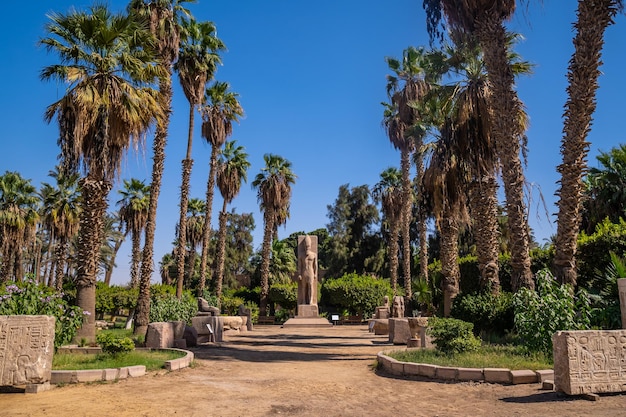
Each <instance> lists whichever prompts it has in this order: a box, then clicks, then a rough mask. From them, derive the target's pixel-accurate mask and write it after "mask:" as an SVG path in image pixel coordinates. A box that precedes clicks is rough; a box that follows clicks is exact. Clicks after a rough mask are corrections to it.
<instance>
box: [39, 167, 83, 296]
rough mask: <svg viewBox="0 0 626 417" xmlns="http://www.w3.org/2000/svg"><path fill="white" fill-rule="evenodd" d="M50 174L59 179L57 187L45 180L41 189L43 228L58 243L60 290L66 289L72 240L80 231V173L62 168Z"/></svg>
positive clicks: (58, 285) (56, 270)
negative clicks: (64, 173)
mask: <svg viewBox="0 0 626 417" xmlns="http://www.w3.org/2000/svg"><path fill="white" fill-rule="evenodd" d="M48 176H50V177H52V178H54V179H55V180H56V186H55V185H51V184H48V183H43V184H42V188H41V193H40V195H41V199H42V203H43V206H42V217H43V224H44V227H45V228H46V229H47V230H48V231H49V232H50V237H51V240H53V241H54V242H55V244H56V246H55V258H56V266H55V272H56V276H55V280H54V286H55V288H56V289H57V291H61V290H62V289H63V269H64V268H65V263H66V261H67V255H68V248H69V244H70V240H71V239H72V238H74V236H76V234H77V233H78V224H79V217H80V211H81V207H80V191H79V190H78V180H79V176H78V174H76V173H73V174H69V175H63V174H62V173H61V169H60V167H57V168H56V169H55V170H54V171H50V172H49V173H48Z"/></svg>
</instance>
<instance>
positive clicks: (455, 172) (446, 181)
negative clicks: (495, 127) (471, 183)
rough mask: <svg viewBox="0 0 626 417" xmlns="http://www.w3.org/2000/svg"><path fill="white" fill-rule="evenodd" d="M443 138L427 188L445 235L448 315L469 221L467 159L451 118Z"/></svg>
mask: <svg viewBox="0 0 626 417" xmlns="http://www.w3.org/2000/svg"><path fill="white" fill-rule="evenodd" d="M440 131H441V138H440V140H439V141H438V142H437V145H436V149H435V151H434V153H433V156H432V157H431V160H430V165H429V167H428V169H427V170H426V172H425V174H424V186H425V191H426V192H427V194H428V195H429V197H430V200H431V202H432V207H433V213H434V214H435V221H436V224H437V226H438V228H439V232H440V235H441V248H440V257H441V275H442V284H443V291H444V316H445V317H449V315H450V310H451V307H452V300H453V299H454V297H456V295H457V294H458V292H459V279H460V276H461V273H460V270H459V264H458V256H459V249H458V239H459V228H460V227H461V225H463V224H466V223H467V222H468V221H469V216H468V213H467V204H466V201H467V196H466V194H465V185H466V182H465V178H466V175H465V172H466V170H467V169H466V167H464V165H465V161H463V159H461V158H458V150H457V149H455V148H456V144H457V143H458V139H457V138H455V137H454V135H455V134H457V132H456V131H455V130H454V128H453V122H452V120H451V119H449V118H448V119H446V121H445V122H444V125H443V126H442V127H441V128H440Z"/></svg>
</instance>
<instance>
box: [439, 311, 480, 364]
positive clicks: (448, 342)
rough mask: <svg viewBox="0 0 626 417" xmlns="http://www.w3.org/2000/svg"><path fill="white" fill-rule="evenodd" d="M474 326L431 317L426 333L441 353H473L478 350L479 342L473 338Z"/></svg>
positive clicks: (455, 320)
mask: <svg viewBox="0 0 626 417" xmlns="http://www.w3.org/2000/svg"><path fill="white" fill-rule="evenodd" d="M473 328H474V325H473V324H472V323H468V322H466V321H463V320H458V319H447V318H437V317H431V318H430V319H428V330H427V332H428V333H429V334H430V335H431V336H432V338H433V344H434V345H435V346H436V347H437V350H439V351H440V352H442V353H445V354H447V355H452V354H455V353H462V352H473V351H476V350H478V349H479V348H480V340H479V339H478V338H477V337H476V336H474V333H473Z"/></svg>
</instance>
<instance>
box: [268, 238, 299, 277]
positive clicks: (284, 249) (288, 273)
mask: <svg viewBox="0 0 626 417" xmlns="http://www.w3.org/2000/svg"><path fill="white" fill-rule="evenodd" d="M297 269H298V260H297V258H296V254H295V253H294V250H293V247H292V246H290V245H289V244H288V243H287V242H286V241H284V240H278V239H275V240H274V241H273V242H272V251H271V255H270V283H271V284H272V285H274V284H283V285H284V284H289V283H292V282H293V280H292V278H293V276H294V274H295V272H296V270H297Z"/></svg>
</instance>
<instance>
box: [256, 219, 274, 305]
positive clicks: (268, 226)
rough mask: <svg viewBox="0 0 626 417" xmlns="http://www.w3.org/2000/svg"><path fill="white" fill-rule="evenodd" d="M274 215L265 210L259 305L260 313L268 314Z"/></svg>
mask: <svg viewBox="0 0 626 417" xmlns="http://www.w3.org/2000/svg"><path fill="white" fill-rule="evenodd" d="M273 216H274V215H273V214H272V213H268V212H265V215H264V216H263V217H264V220H265V229H264V231H263V247H262V250H261V302H260V305H259V315H260V316H267V304H268V301H269V293H270V285H269V278H270V252H271V250H272V234H273V230H274V225H273V224H272V219H273V218H274V217H273Z"/></svg>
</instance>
